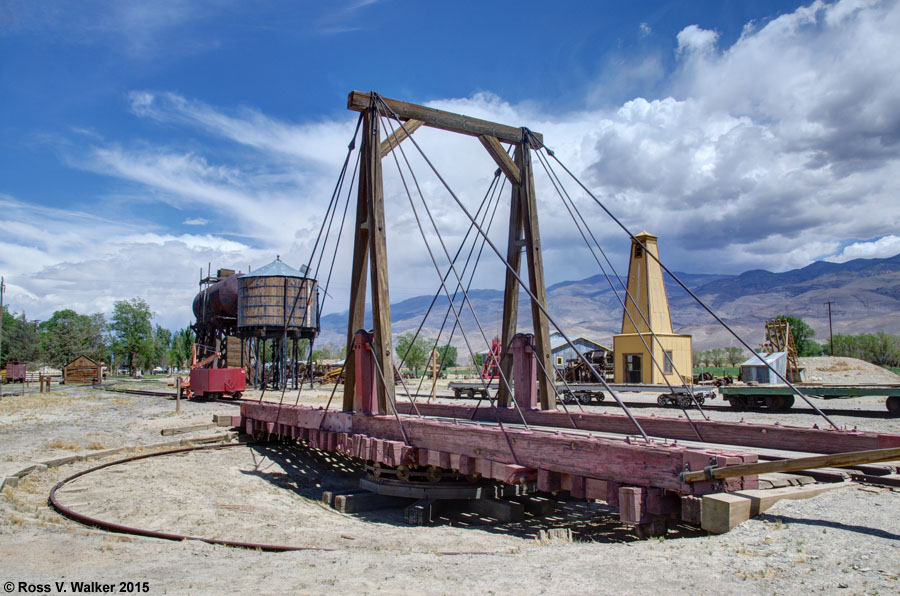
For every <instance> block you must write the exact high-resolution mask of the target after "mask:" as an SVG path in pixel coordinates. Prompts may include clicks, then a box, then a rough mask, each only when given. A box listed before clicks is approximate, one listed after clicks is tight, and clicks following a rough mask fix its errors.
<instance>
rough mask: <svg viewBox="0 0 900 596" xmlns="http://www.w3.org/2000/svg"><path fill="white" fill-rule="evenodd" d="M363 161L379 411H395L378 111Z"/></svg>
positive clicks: (367, 121)
mask: <svg viewBox="0 0 900 596" xmlns="http://www.w3.org/2000/svg"><path fill="white" fill-rule="evenodd" d="M363 129H364V133H363V142H362V148H361V151H362V156H361V159H362V160H363V164H365V168H366V170H367V172H366V175H367V177H368V182H369V183H368V185H367V190H368V192H367V195H368V197H367V198H368V206H369V271H370V274H371V277H372V329H373V330H374V332H375V337H374V338H373V342H374V347H375V350H374V351H375V358H376V359H377V360H378V362H379V364H380V365H381V371H382V372H383V373H384V383H382V384H380V385H379V387H378V413H379V414H385V413H390V412H393V410H394V407H393V402H394V342H393V338H392V337H391V300H390V294H389V291H388V271H387V233H386V230H385V222H384V188H383V187H382V181H381V139H380V136H381V135H380V126H379V117H378V112H377V111H376V110H375V109H372V110H369V111H368V112H366V115H365V116H364V119H363Z"/></svg>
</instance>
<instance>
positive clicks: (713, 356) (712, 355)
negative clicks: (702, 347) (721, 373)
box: [709, 348, 725, 368]
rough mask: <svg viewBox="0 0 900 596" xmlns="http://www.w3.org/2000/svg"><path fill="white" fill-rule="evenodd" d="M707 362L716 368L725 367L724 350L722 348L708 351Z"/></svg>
mask: <svg viewBox="0 0 900 596" xmlns="http://www.w3.org/2000/svg"><path fill="white" fill-rule="evenodd" d="M709 361H710V362H711V363H712V365H713V366H714V367H716V368H721V367H723V366H725V350H723V349H722V348H713V349H712V350H710V351H709Z"/></svg>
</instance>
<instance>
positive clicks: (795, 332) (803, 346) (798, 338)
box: [775, 315, 822, 356]
mask: <svg viewBox="0 0 900 596" xmlns="http://www.w3.org/2000/svg"><path fill="white" fill-rule="evenodd" d="M775 319H776V320H778V321H787V323H788V325H790V328H791V336H793V338H794V346H795V347H796V348H797V355H798V356H819V355H820V354H821V353H822V346H821V345H819V343H818V342H817V341H815V340H813V337H815V336H816V330H815V329H813V328H812V327H810V326H809V324H808V323H807V322H806V321H804V320H803V319H801V318H800V317H792V316H790V315H778V316H777V317H775Z"/></svg>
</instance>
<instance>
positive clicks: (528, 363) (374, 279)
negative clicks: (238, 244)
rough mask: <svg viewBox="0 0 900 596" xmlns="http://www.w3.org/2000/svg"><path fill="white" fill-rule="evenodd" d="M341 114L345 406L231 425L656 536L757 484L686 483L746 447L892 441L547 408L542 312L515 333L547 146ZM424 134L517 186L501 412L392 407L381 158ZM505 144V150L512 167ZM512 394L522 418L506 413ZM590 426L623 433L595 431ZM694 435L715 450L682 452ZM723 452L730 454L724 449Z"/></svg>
mask: <svg viewBox="0 0 900 596" xmlns="http://www.w3.org/2000/svg"><path fill="white" fill-rule="evenodd" d="M348 108H349V109H351V110H355V111H360V112H362V113H363V133H362V143H361V147H360V151H361V156H360V159H361V166H360V171H361V174H360V179H359V189H358V196H357V205H356V221H355V228H354V230H355V232H354V238H355V240H354V250H353V264H352V270H351V292H350V311H349V321H348V328H347V344H348V357H347V360H346V363H345V366H344V371H345V383H344V394H343V411H342V412H336V411H328V409H325V410H323V409H321V408H313V407H308V406H299V405H296V406H291V405H283V404H282V403H264V402H259V403H256V402H244V403H242V404H241V417H240V418H239V419H238V420H235V423H237V424H240V426H242V428H243V429H244V430H245V431H246V432H247V433H248V434H257V435H269V436H277V437H281V438H286V439H291V440H302V441H306V442H307V444H308V445H310V446H312V447H315V448H318V449H321V450H324V451H331V452H340V453H344V454H346V455H349V456H352V457H356V458H359V459H363V460H365V461H367V462H376V463H379V464H381V465H383V466H401V465H402V466H409V467H410V468H413V467H417V466H418V467H437V468H441V469H445V470H452V471H455V472H458V473H460V474H464V475H480V476H482V477H484V478H487V479H494V480H498V481H501V482H505V483H508V484H517V483H522V482H534V483H536V485H537V488H538V489H539V490H545V491H559V490H566V491H570V492H571V494H572V496H574V497H577V498H593V499H600V500H604V501H606V502H607V503H608V504H610V505H611V506H614V507H619V511H620V519H621V520H622V521H623V522H624V523H629V524H634V525H637V526H641V527H642V528H644V529H648V528H651V529H654V530H653V531H656V530H655V529H658V528H659V523H660V521H661V520H665V519H671V518H676V519H682V520H684V521H688V522H693V523H696V524H700V522H701V520H700V501H701V499H700V498H699V497H701V496H703V495H708V494H710V493H716V492H723V491H724V492H731V491H739V490H744V489H755V488H757V487H758V480H757V476H756V475H755V474H752V473H747V474H744V475H741V476H728V475H727V474H724V475H723V476H722V478H721V479H719V478H715V479H712V478H711V479H709V480H706V481H703V480H700V481H689V480H687V476H686V475H687V474H689V473H690V472H695V471H704V470H709V469H716V470H719V469H721V468H727V467H730V466H740V465H746V464H752V463H755V462H756V461H757V455H756V454H755V453H749V452H747V451H746V450H744V449H741V447H744V446H763V447H776V448H777V447H781V448H785V449H789V448H806V449H809V448H810V447H817V448H819V449H821V450H825V451H826V452H830V453H833V452H834V451H832V450H837V449H840V450H843V449H860V448H862V449H875V448H884V447H896V446H900V435H898V434H872V433H859V432H856V431H841V430H827V431H826V430H819V429H816V428H813V429H793V428H789V427H780V426H777V425H774V426H769V425H746V424H743V423H740V424H734V423H717V422H712V421H700V422H691V421H688V420H684V419H669V418H655V417H642V418H634V417H633V416H630V415H629V416H621V415H618V416H617V415H610V414H588V413H569V412H559V411H556V410H555V403H552V402H551V396H553V395H555V391H554V389H553V387H552V385H551V381H550V379H548V378H546V375H539V374H538V370H539V369H540V368H541V367H540V366H537V364H538V359H541V360H543V364H544V366H543V369H544V370H547V371H552V370H554V367H553V366H552V362H551V360H550V359H551V351H550V344H549V333H548V319H547V316H546V315H545V314H544V310H542V309H541V308H538V306H537V305H535V304H534V303H533V306H532V316H533V321H534V336H533V338H531V337H528V336H525V335H521V334H517V333H516V322H517V314H518V313H517V303H518V284H519V281H518V280H517V279H516V275H518V271H519V269H520V266H521V252H522V249H523V247H524V249H525V253H526V259H527V262H528V267H529V277H528V287H529V291H530V292H531V293H532V294H533V295H534V296H535V297H536V298H537V300H538V301H539V302H540V304H541V305H542V306H543V307H544V308H546V304H547V298H546V288H545V285H544V272H543V261H542V254H541V244H540V232H539V229H538V217H537V208H536V200H535V191H534V180H533V173H532V167H531V156H530V151H531V149H532V143H542V137H541V135H540V134H537V133H531V132H530V131H527V130H526V129H524V128H521V129H520V128H514V127H510V126H505V125H502V124H496V123H492V122H487V121H484V120H479V119H475V118H470V117H467V116H462V115H459V114H452V113H449V112H443V111H441V110H435V109H432V108H427V107H424V106H417V105H414V104H409V103H406V102H402V101H397V100H392V99H387V98H381V97H379V96H377V95H375V94H374V93H361V92H358V91H354V92H352V93H350V96H349V99H348ZM382 115H384V116H387V117H389V118H394V119H397V118H399V119H400V120H401V121H403V122H404V125H403V127H402V129H401V130H400V131H398V132H397V133H396V134H394V135H392V136H391V137H390V138H388V139H385V140H383V141H382V139H381V135H380V124H379V121H380V119H381V116H382ZM421 126H429V127H433V128H439V129H442V130H446V131H450V132H455V133H459V134H466V135H470V136H477V137H478V138H479V139H480V140H481V142H482V144H483V146H484V147H485V149H486V150H487V151H488V153H489V154H490V156H491V157H492V158H493V159H494V161H495V162H496V163H497V165H498V166H499V167H500V169H501V170H502V171H503V172H504V173H505V174H506V176H507V177H508V178H509V180H510V182H511V183H512V186H513V189H512V195H511V205H510V219H509V221H510V228H509V236H508V245H507V261H508V263H509V265H510V269H511V270H512V272H516V275H513V273H512V272H510V271H509V270H508V273H507V276H506V280H505V281H506V285H505V294H504V308H503V323H502V324H503V344H502V345H503V348H504V350H503V352H504V358H503V360H502V363H501V367H502V368H503V370H504V374H505V375H506V378H507V379H513V378H514V379H515V386H514V388H513V389H514V392H515V395H509V394H508V393H509V392H508V391H502V390H501V393H500V394H499V399H498V402H497V406H496V407H490V408H487V407H484V408H480V409H479V408H477V407H476V408H471V407H466V406H457V405H447V404H423V403H419V404H415V405H414V404H412V403H409V402H401V403H398V402H397V400H396V399H395V395H394V383H393V372H394V364H393V354H392V352H393V345H392V341H391V320H390V319H391V317H390V302H389V291H388V271H387V238H386V232H385V212H384V193H383V187H382V169H381V158H382V157H383V156H384V155H386V154H387V153H389V152H390V151H392V150H393V149H395V148H396V147H397V146H398V145H399V144H400V143H401V142H403V141H404V139H406V138H408V137H409V135H410V134H412V133H413V132H414V131H415V130H416V129H418V128H420V127H421ZM503 143H506V144H511V145H513V146H514V157H513V159H510V158H509V157H508V155H507V153H506V151H505V150H504V149H503ZM367 273H368V276H369V277H370V279H371V284H372V326H373V331H372V332H368V331H366V330H364V329H362V327H363V325H364V321H365V298H366V284H367ZM386 379H387V381H386ZM512 399H514V400H515V405H516V406H517V408H516V409H517V410H518V411H514V410H513V409H511V408H509V404H510V401H511V400H512ZM554 401H555V400H554ZM414 414H415V415H414ZM448 418H450V419H452V420H448ZM638 424H640V431H641V433H642V434H644V433H647V432H649V435H652V436H654V437H658V438H659V439H657V440H653V439H651V438H650V437H649V435H647V434H644V439H645V440H644V439H640V438H638V439H635V436H634V435H636V434H637V431H638V430H639V429H638V428H637V425H638ZM592 431H601V432H604V433H617V434H618V436H615V437H610V436H608V435H604V436H597V435H593V434H591V432H592ZM695 440H697V441H708V442H713V443H716V444H717V445H714V446H709V445H702V444H701V445H699V446H698V445H695V444H690V443H689V444H679V443H678V441H695ZM723 444H724V445H733V446H735V447H734V449H732V448H731V447H727V448H722V447H721V445H723ZM664 526H665V525H664V524H663V527H664Z"/></svg>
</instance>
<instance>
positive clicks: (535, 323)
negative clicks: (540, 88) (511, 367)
mask: <svg viewBox="0 0 900 596" xmlns="http://www.w3.org/2000/svg"><path fill="white" fill-rule="evenodd" d="M516 160H517V161H516V163H517V164H518V166H519V171H520V172H521V174H522V184H521V185H520V186H519V189H520V195H519V196H520V197H521V207H522V224H523V229H524V231H525V255H526V257H527V259H528V285H529V289H530V290H531V293H532V294H533V295H534V297H535V298H537V302H538V303H540V305H541V306H543V310H542V309H541V308H540V307H539V306H538V304H537V303H536V302H534V301H531V321H532V327H533V328H534V353H535V358H537V359H538V360H539V361H540V366H539V368H543V369H544V371H546V372H547V374H544V373H543V372H541V373H540V374H538V394H539V395H540V400H541V409H542V410H550V409H555V407H556V393H555V392H554V387H553V386H554V383H555V382H556V379H555V378H553V375H554V372H555V370H556V369H555V368H554V365H553V358H552V354H551V352H550V326H549V324H548V322H547V315H546V314H544V313H545V312H546V309H547V286H546V284H545V283H544V257H543V252H542V250H541V233H540V228H539V226H538V214H537V197H536V196H535V192H534V172H533V171H532V168H531V150H530V148H529V146H528V145H527V144H523V150H522V151H519V152H516ZM548 375H549V376H548Z"/></svg>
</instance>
